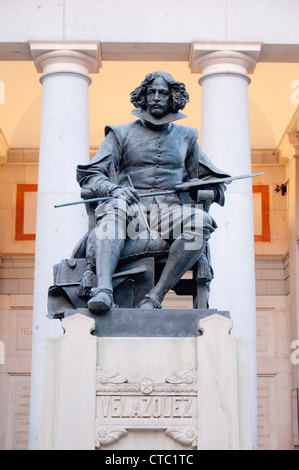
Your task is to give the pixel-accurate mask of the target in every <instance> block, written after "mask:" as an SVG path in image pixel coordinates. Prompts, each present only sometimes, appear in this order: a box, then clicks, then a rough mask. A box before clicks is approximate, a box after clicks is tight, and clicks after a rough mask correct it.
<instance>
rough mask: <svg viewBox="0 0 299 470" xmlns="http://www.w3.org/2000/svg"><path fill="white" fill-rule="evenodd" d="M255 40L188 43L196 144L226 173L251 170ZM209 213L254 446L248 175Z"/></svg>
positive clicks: (218, 283) (218, 302)
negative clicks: (245, 376)
mask: <svg viewBox="0 0 299 470" xmlns="http://www.w3.org/2000/svg"><path fill="white" fill-rule="evenodd" d="M259 50H260V46H259V45H246V46H245V45H243V46H240V47H239V48H238V46H232V45H219V46H217V45H210V46H209V45H204V46H202V45H200V44H193V47H192V52H191V63H190V66H191V68H192V70H193V72H199V73H201V74H202V75H201V78H200V79H199V83H200V85H201V87H202V110H201V115H202V116H201V119H202V124H201V147H202V149H203V151H204V152H205V153H206V154H207V155H208V156H209V158H210V159H211V160H212V161H213V163H214V164H215V165H216V166H218V167H219V168H221V169H222V170H225V171H226V172H227V173H229V174H231V175H233V176H234V175H244V174H250V173H251V148H250V130H249V112H248V84H249V83H250V78H249V76H248V73H249V72H252V71H253V70H254V67H255V64H256V60H257V57H258V54H259ZM211 215H212V216H213V217H214V218H215V220H216V222H217V224H218V227H219V228H218V230H217V231H216V233H215V234H213V237H212V239H211V243H210V244H211V253H212V264H213V268H214V271H215V279H214V281H213V282H212V285H211V296H210V307H211V308H218V309H221V310H228V311H230V314H231V317H232V320H233V332H232V334H233V335H234V336H235V337H237V338H245V339H246V340H247V341H248V348H249V361H250V384H251V421H252V434H253V436H252V442H253V443H254V447H257V393H256V373H257V372H256V371H257V369H256V306H255V266H254V228H253V202H252V180H251V179H248V180H240V181H236V182H233V183H231V184H230V185H228V190H227V193H226V203H225V207H224V208H221V207H219V206H217V205H216V204H214V205H213V207H212V209H211Z"/></svg>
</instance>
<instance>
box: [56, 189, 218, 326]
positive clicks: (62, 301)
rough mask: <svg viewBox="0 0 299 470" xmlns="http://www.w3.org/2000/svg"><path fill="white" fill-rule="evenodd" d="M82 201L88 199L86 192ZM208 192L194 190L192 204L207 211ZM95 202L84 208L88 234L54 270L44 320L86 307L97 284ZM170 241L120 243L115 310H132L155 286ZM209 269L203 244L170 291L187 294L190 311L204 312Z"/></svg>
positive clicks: (211, 195)
mask: <svg viewBox="0 0 299 470" xmlns="http://www.w3.org/2000/svg"><path fill="white" fill-rule="evenodd" d="M82 197H85V198H86V199H88V195H87V194H86V193H83V194H82ZM213 198H214V192H213V191H212V190H208V189H207V190H198V191H197V203H198V204H201V205H202V207H203V210H205V211H207V212H208V211H209V209H210V206H211V204H212V202H213ZM96 206H97V204H96V203H88V204H86V210H87V213H88V216H89V230H88V233H87V234H86V235H85V237H83V239H82V240H80V241H79V243H78V244H77V246H76V247H75V249H74V250H73V253H72V257H71V258H70V259H65V260H62V261H61V262H60V263H59V264H58V265H56V266H54V285H53V286H51V287H50V289H49V301H48V316H49V317H50V318H62V317H63V316H64V312H65V310H70V309H78V308H87V301H88V300H89V298H90V290H91V288H92V287H94V286H95V285H96V284H95V283H96V274H95V242H94V237H95V225H96V220H95V208H96ZM169 246H170V245H169V243H168V242H167V240H162V239H161V238H160V239H159V238H158V239H153V240H149V241H147V240H139V241H138V245H137V243H136V240H130V239H128V240H127V241H126V243H125V247H124V250H123V253H122V255H121V258H120V261H119V264H118V267H117V270H116V272H115V274H114V276H113V288H114V302H115V304H116V306H117V307H120V308H136V307H137V305H138V304H139V302H140V301H141V300H142V299H143V298H144V296H145V295H146V294H147V293H148V292H149V291H150V289H151V288H152V287H153V286H154V285H155V284H156V282H157V281H158V279H159V276H160V274H161V272H162V270H163V267H164V265H165V262H166V259H167V256H168V250H169ZM212 279H213V269H212V266H211V262H210V248H209V244H208V243H207V244H206V247H205V250H204V252H203V254H202V255H201V257H200V259H199V260H198V261H197V262H196V263H195V265H194V266H193V269H192V278H191V279H187V278H186V279H185V278H183V279H181V280H180V281H179V282H178V283H177V284H176V285H175V286H174V287H173V291H174V292H175V293H176V294H177V295H191V296H192V297H193V308H196V309H198V308H202V309H207V308H209V292H210V283H211V281H212Z"/></svg>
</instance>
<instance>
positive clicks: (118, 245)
mask: <svg viewBox="0 0 299 470" xmlns="http://www.w3.org/2000/svg"><path fill="white" fill-rule="evenodd" d="M104 225H105V232H104V231H103V230H102V229H103V226H104ZM125 231H126V213H125V212H123V213H122V211H121V213H119V211H118V210H117V208H115V207H114V206H113V205H111V207H110V206H109V208H108V209H107V207H106V211H105V216H103V217H102V218H101V219H100V221H99V224H98V227H97V229H96V231H95V237H96V273H97V287H95V288H93V289H92V290H91V296H92V297H91V299H90V300H89V302H88V304H87V305H88V308H89V309H90V310H91V311H93V312H95V313H100V312H102V311H105V310H109V309H110V308H112V307H113V305H114V304H113V287H112V276H113V274H114V272H115V270H116V266H117V264H118V261H119V258H120V255H121V252H122V250H123V247H124V244H125ZM105 235H106V236H105Z"/></svg>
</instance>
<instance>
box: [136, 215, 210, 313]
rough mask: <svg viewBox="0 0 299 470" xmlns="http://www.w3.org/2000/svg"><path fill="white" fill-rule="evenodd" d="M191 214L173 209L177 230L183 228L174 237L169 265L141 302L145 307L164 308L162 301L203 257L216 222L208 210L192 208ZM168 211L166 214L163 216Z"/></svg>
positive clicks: (174, 229) (174, 226) (174, 223)
mask: <svg viewBox="0 0 299 470" xmlns="http://www.w3.org/2000/svg"><path fill="white" fill-rule="evenodd" d="M192 209H193V210H192V213H191V215H190V216H188V214H187V215H186V214H184V213H183V209H182V208H180V209H173V210H172V215H173V217H172V220H173V227H172V229H173V234H174V235H176V234H175V232H176V231H177V230H178V229H180V228H181V232H182V233H181V235H180V236H178V237H176V238H175V240H174V241H173V243H172V245H171V247H170V250H169V255H168V259H167V262H166V265H165V267H164V269H163V271H162V274H161V277H160V279H159V281H158V283H157V284H156V286H155V287H154V288H153V289H152V290H151V291H150V293H149V294H148V295H147V296H146V297H145V299H144V301H143V302H142V303H141V304H140V307H141V308H153V307H154V308H161V303H162V301H163V299H164V297H165V295H166V294H167V292H168V291H169V290H170V289H172V288H173V287H174V286H175V285H176V284H177V283H178V282H179V280H180V279H181V277H182V276H183V275H184V274H185V272H186V271H188V270H189V269H191V268H192V267H193V266H194V264H195V263H196V261H197V260H198V259H199V258H200V256H201V254H202V252H203V250H204V248H205V246H206V242H207V240H208V239H209V238H210V234H211V233H212V232H213V231H214V230H215V228H216V224H215V222H214V220H213V219H212V217H211V216H210V215H209V214H207V213H206V212H203V211H201V210H200V209H197V208H192ZM166 216H167V214H166V213H165V214H163V215H162V232H161V235H162V237H163V235H164V237H165V235H166V234H165V233H164V231H163V220H164V221H165V217H166Z"/></svg>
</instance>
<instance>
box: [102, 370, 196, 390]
mask: <svg viewBox="0 0 299 470" xmlns="http://www.w3.org/2000/svg"><path fill="white" fill-rule="evenodd" d="M196 382H197V369H196V367H194V368H193V369H183V370H179V371H176V372H174V373H173V374H171V375H170V376H169V377H167V378H166V379H165V383H155V382H154V381H153V380H152V379H151V378H149V377H145V378H143V379H142V380H141V381H140V382H139V383H138V384H137V383H128V379H127V378H125V377H123V376H122V375H121V374H120V373H119V372H117V371H112V370H108V369H102V368H100V367H98V368H97V373H96V391H97V393H107V394H108V393H111V392H114V393H123V394H128V393H132V394H136V393H138V392H141V393H143V394H145V395H148V394H150V393H152V392H156V393H161V394H166V395H168V394H170V393H179V394H181V393H192V392H193V393H196V392H197V388H196Z"/></svg>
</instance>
